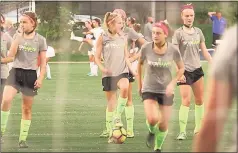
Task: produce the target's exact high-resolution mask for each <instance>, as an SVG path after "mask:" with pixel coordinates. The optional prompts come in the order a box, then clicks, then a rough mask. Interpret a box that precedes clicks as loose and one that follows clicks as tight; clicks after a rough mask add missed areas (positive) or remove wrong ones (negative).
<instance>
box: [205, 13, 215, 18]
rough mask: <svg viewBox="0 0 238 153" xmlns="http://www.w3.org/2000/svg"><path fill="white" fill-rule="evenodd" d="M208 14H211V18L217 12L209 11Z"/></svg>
mask: <svg viewBox="0 0 238 153" xmlns="http://www.w3.org/2000/svg"><path fill="white" fill-rule="evenodd" d="M207 14H208V15H209V16H210V18H212V16H213V15H215V14H216V12H208V13H207Z"/></svg>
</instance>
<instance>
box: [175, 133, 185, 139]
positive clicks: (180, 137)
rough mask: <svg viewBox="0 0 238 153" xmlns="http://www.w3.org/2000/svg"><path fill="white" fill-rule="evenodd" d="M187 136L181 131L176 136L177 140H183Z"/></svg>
mask: <svg viewBox="0 0 238 153" xmlns="http://www.w3.org/2000/svg"><path fill="white" fill-rule="evenodd" d="M186 138H187V135H186V133H185V132H181V133H179V135H178V136H177V138H176V139H177V140H185V139H186Z"/></svg>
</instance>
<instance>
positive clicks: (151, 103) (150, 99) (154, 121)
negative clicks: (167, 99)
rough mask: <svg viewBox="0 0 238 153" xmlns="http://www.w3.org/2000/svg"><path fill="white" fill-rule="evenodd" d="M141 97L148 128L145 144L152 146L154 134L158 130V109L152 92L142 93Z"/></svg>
mask: <svg viewBox="0 0 238 153" xmlns="http://www.w3.org/2000/svg"><path fill="white" fill-rule="evenodd" d="M142 99H143V103H144V110H145V116H146V125H147V128H148V130H149V134H148V136H147V139H146V145H147V147H149V148H152V147H153V145H154V142H155V134H156V133H157V130H158V121H159V111H158V106H159V105H158V102H157V98H156V97H155V96H154V94H153V93H143V94H142Z"/></svg>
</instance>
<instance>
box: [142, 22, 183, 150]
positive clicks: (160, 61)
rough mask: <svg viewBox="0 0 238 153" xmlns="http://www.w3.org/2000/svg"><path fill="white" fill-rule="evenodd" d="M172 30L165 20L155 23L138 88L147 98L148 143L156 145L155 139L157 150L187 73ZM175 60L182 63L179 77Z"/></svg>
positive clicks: (159, 147) (159, 148)
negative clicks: (178, 87)
mask: <svg viewBox="0 0 238 153" xmlns="http://www.w3.org/2000/svg"><path fill="white" fill-rule="evenodd" d="M168 31H169V30H168V27H167V26H166V24H165V23H164V22H163V21H160V22H157V23H155V24H154V25H153V27H152V40H153V42H150V43H147V44H145V45H143V46H142V48H141V56H140V58H139V63H138V91H139V93H140V95H141V96H142V99H143V103H144V110H145V116H146V125H147V127H148V130H149V134H148V137H147V141H146V144H147V146H148V147H152V146H153V143H155V146H154V150H155V152H160V151H161V148H162V145H163V142H164V140H165V138H166V136H167V134H168V122H169V119H170V115H171V111H172V105H173V98H174V88H175V86H176V83H177V80H178V79H179V78H180V77H181V76H182V75H183V73H184V65H183V62H182V57H181V55H180V53H179V50H178V49H177V48H176V46H174V45H172V44H171V43H169V42H167V41H166V38H167V36H168ZM174 62H175V63H176V65H177V67H178V71H177V74H176V77H172V72H171V69H172V66H173V63H174ZM143 65H145V74H144V79H143V83H142V66H143Z"/></svg>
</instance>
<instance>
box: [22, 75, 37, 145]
mask: <svg viewBox="0 0 238 153" xmlns="http://www.w3.org/2000/svg"><path fill="white" fill-rule="evenodd" d="M22 75H23V78H24V79H23V84H24V86H23V87H22V89H21V92H22V100H23V104H22V119H21V128H20V136H19V147H20V148H28V145H27V143H26V139H27V136H28V131H29V128H30V125H31V115H32V104H33V100H34V96H36V95H37V90H36V89H35V88H34V86H35V85H34V84H35V81H36V80H37V74H36V72H35V71H33V70H29V71H23V74H22ZM27 76H28V77H27Z"/></svg>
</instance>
